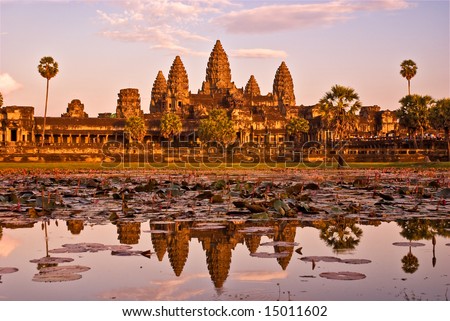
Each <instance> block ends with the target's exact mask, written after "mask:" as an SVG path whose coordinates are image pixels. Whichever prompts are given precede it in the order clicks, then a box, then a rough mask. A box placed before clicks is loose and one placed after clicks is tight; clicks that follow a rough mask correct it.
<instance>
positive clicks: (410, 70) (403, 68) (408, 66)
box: [400, 59, 417, 95]
mask: <svg viewBox="0 0 450 321" xmlns="http://www.w3.org/2000/svg"><path fill="white" fill-rule="evenodd" d="M416 73H417V65H416V63H415V62H414V61H412V60H411V59H408V60H403V62H402V63H401V64H400V75H402V77H403V78H406V80H408V95H411V78H413V77H414V76H415V75H416Z"/></svg>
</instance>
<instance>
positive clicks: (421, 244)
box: [392, 242, 425, 247]
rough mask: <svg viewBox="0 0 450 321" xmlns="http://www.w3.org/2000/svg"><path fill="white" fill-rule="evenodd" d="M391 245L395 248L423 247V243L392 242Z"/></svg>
mask: <svg viewBox="0 0 450 321" xmlns="http://www.w3.org/2000/svg"><path fill="white" fill-rule="evenodd" d="M392 245H395V246H411V247H419V246H425V244H423V243H419V242H394V243H392Z"/></svg>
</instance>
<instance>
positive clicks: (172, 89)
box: [167, 56, 190, 113]
mask: <svg viewBox="0 0 450 321" xmlns="http://www.w3.org/2000/svg"><path fill="white" fill-rule="evenodd" d="M167 89H168V97H167V104H168V105H167V109H168V110H169V111H171V112H176V113H181V112H182V111H183V106H187V105H189V101H190V100H189V80H188V75H187V73H186V69H185V68H184V65H183V62H182V61H181V58H180V56H176V57H175V60H174V61H173V64H172V67H170V71H169V77H168V78H167Z"/></svg>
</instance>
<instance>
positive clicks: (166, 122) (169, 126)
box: [160, 113, 183, 140]
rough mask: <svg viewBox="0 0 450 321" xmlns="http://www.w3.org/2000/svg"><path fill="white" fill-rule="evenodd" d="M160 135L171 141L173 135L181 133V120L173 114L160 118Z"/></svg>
mask: <svg viewBox="0 0 450 321" xmlns="http://www.w3.org/2000/svg"><path fill="white" fill-rule="evenodd" d="M160 126H161V135H162V136H163V137H164V138H169V139H170V140H172V139H173V137H174V136H175V135H178V134H179V133H181V130H182V127H183V123H182V122H181V118H180V117H179V116H178V115H177V114H174V113H166V114H164V115H163V116H162V117H161V125H160Z"/></svg>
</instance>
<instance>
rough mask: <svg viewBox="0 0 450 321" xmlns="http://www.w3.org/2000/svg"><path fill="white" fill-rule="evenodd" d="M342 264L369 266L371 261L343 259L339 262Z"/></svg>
mask: <svg viewBox="0 0 450 321" xmlns="http://www.w3.org/2000/svg"><path fill="white" fill-rule="evenodd" d="M341 262H342V263H346V264H369V263H372V261H371V260H367V259H344V260H341Z"/></svg>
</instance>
